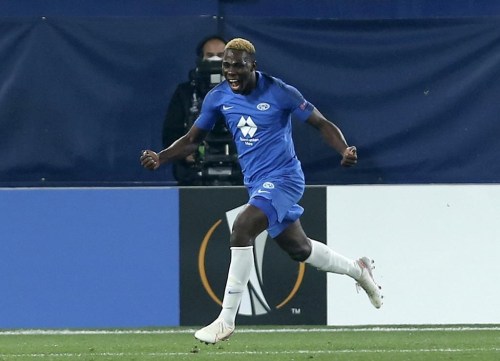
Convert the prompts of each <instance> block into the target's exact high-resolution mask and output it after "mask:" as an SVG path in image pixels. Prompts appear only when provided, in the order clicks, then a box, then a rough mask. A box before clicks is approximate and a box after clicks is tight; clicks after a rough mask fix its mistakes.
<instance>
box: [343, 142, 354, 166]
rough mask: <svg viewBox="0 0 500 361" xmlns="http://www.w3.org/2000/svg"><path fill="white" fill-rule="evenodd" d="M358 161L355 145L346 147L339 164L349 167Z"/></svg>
mask: <svg viewBox="0 0 500 361" xmlns="http://www.w3.org/2000/svg"><path fill="white" fill-rule="evenodd" d="M357 162H358V153H357V150H356V147H354V146H352V147H347V148H346V150H344V153H343V154H342V160H341V161H340V164H341V165H342V166H344V167H351V166H353V165H355V164H356V163H357Z"/></svg>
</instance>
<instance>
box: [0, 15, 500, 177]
mask: <svg viewBox="0 0 500 361" xmlns="http://www.w3.org/2000/svg"><path fill="white" fill-rule="evenodd" d="M218 26H220V24H217V21H216V20H215V19H213V18H212V17H207V16H205V17H204V16H201V17H200V16H185V17H168V18H160V17H158V18H154V17H147V18H134V17H127V18H124V17H93V18H85V17H22V18H0V64H2V66H1V67H0V137H1V141H0V154H2V160H1V162H0V185H7V186H23V185H28V186H31V185H36V186H40V185H44V184H45V185H64V186H71V185H122V184H127V185H130V184H144V183H145V182H146V183H151V182H159V183H161V182H163V183H165V182H167V183H168V182H169V181H170V182H171V181H172V180H173V178H172V177H171V175H170V174H169V172H168V171H160V172H157V173H151V172H147V171H145V170H143V169H142V168H141V167H140V166H139V162H138V157H139V153H140V151H141V150H142V149H144V148H153V149H159V148H160V146H161V128H162V123H163V118H164V115H165V111H166V107H167V104H168V101H169V98H170V96H171V94H172V92H173V90H174V88H175V86H176V84H177V83H179V82H182V81H185V80H187V74H188V71H189V70H190V69H191V68H192V67H193V66H194V60H195V59H194V48H195V46H196V44H197V42H198V40H199V39H200V38H202V37H203V36H204V35H206V34H207V33H214V32H215V31H216V30H217V29H218ZM223 28H224V31H225V34H224V35H225V36H226V37H227V38H231V37H235V36H242V37H246V38H248V39H250V40H251V41H253V42H254V44H255V45H256V48H257V60H258V68H259V69H260V70H262V71H264V72H267V73H269V74H271V75H274V76H277V77H280V78H282V79H283V80H285V81H286V82H288V83H290V84H291V85H294V86H296V87H297V88H298V89H299V90H300V91H301V92H302V93H303V94H304V96H305V97H306V98H307V99H308V100H309V101H311V102H312V103H313V104H315V105H316V106H317V107H318V108H319V109H320V111H321V112H322V113H323V114H324V115H326V116H327V117H328V118H329V119H330V120H332V121H334V122H335V123H336V124H338V125H339V126H340V128H341V129H342V130H343V131H344V133H345V135H346V137H347V139H348V141H349V142H350V143H352V144H353V145H356V146H357V147H358V152H359V164H358V165H357V166H356V167H355V168H352V169H343V168H341V167H340V166H339V160H340V159H339V156H338V155H336V154H335V153H334V151H333V150H331V149H330V148H328V147H327V146H326V145H325V144H324V143H322V142H321V141H320V138H319V136H318V134H316V132H315V130H314V129H312V128H310V127H308V126H307V125H301V124H299V122H296V123H295V124H294V138H295V141H296V148H297V152H298V154H299V157H300V159H301V161H302V163H303V166H304V170H305V174H306V181H307V183H308V184H356V183H358V184H359V183H365V184H366V183H368V184H371V183H382V184H384V183H387V184H398V183H478V182H479V183H488V182H498V181H500V162H498V158H499V156H500V142H498V141H497V137H498V135H499V134H500V121H499V120H500V119H499V114H500V101H499V99H498V98H499V94H500V19H496V18H480V19H479V18H478V19H474V18H468V19H413V20H335V19H291V18H279V19H277V18H271V17H269V18H265V17H264V18H263V17H232V18H229V19H227V21H226V22H225V23H224V27H223Z"/></svg>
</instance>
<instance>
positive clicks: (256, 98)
mask: <svg viewBox="0 0 500 361" xmlns="http://www.w3.org/2000/svg"><path fill="white" fill-rule="evenodd" d="M256 66H257V62H256V58H255V47H254V45H253V44H252V43H251V42H249V41H248V40H245V39H241V38H236V39H233V40H231V41H229V42H228V43H227V44H226V46H225V51H224V57H223V61H222V70H223V75H224V77H225V79H226V80H225V81H223V82H222V83H220V84H219V85H217V86H216V87H215V88H214V89H212V90H211V91H210V92H209V93H208V94H207V96H206V97H205V100H204V102H203V106H202V109H201V113H200V115H199V117H198V119H197V120H196V121H195V123H194V125H193V126H192V127H191V129H190V130H189V131H188V132H187V133H186V134H185V135H184V136H182V137H180V138H179V139H178V140H177V141H175V142H174V143H173V144H172V145H171V146H170V147H168V148H166V149H164V150H162V151H161V152H159V153H156V152H154V151H152V150H145V151H143V152H142V155H141V158H140V160H141V164H142V166H143V167H145V168H147V169H151V170H155V169H157V168H158V167H159V166H160V165H162V164H164V163H167V162H170V161H172V160H174V159H181V158H183V157H186V156H187V155H189V154H191V153H192V152H193V151H194V150H195V149H196V148H197V147H198V144H199V143H200V142H201V141H202V140H203V139H204V137H205V136H206V135H207V133H208V132H209V131H210V129H211V128H212V127H213V126H214V124H215V122H216V120H217V119H218V118H219V117H223V118H224V119H225V121H226V123H227V126H228V128H229V129H230V130H231V133H232V135H233V139H234V141H235V143H236V146H237V149H238V157H239V162H240V165H241V169H242V171H243V175H244V183H245V186H246V188H247V190H248V194H249V201H248V204H247V205H246V206H245V207H244V208H243V210H242V211H241V212H240V213H239V215H238V216H237V218H236V220H235V221H234V225H233V229H232V232H231V237H230V248H231V262H230V265H229V271H228V277H227V282H226V287H225V293H224V298H223V302H222V311H221V312H220V314H219V316H218V317H217V318H216V320H215V321H214V322H212V323H211V324H210V325H208V326H206V327H204V328H202V329H200V330H198V331H197V332H196V333H195V335H194V336H195V337H196V338H197V339H199V340H200V341H202V342H206V343H216V342H218V341H222V340H227V339H228V338H229V336H231V334H232V333H233V332H234V329H235V318H236V314H237V311H238V307H239V305H240V302H241V297H242V294H243V291H244V290H245V287H246V286H247V283H248V280H249V277H250V271H251V269H252V267H253V265H254V253H253V242H254V239H255V238H256V237H257V236H258V235H259V234H260V233H261V232H263V231H264V230H266V229H267V231H268V233H269V235H270V236H271V237H272V238H273V239H274V240H275V241H276V242H277V244H278V245H279V246H280V247H281V248H282V249H283V250H284V251H285V252H287V253H288V254H289V255H290V257H291V258H292V259H294V260H296V261H298V262H306V263H308V264H310V265H311V266H313V267H316V268H318V269H320V270H322V271H326V272H333V273H337V274H343V275H347V276H349V277H351V278H353V279H354V280H355V281H356V282H357V284H358V285H359V286H360V287H361V288H363V289H364V291H365V292H366V293H367V295H368V298H369V299H370V301H371V303H372V304H373V306H375V307H376V308H379V307H380V306H381V305H382V295H381V288H380V286H379V285H377V284H376V283H375V281H374V279H373V275H372V269H373V261H372V260H371V259H369V258H368V257H361V258H359V259H357V260H352V259H349V258H346V257H344V256H343V255H340V254H338V253H336V252H335V251H334V250H332V249H331V248H329V247H328V246H327V245H325V244H324V243H321V242H318V241H316V240H313V239H311V238H309V237H308V236H307V235H306V234H305V232H304V230H303V229H302V226H301V223H300V216H301V215H302V213H303V211H304V209H303V208H302V207H301V206H299V205H298V204H297V203H298V202H299V200H300V199H301V197H302V194H303V192H304V187H305V180H304V174H303V172H302V168H301V164H300V161H299V160H298V159H297V156H296V154H295V149H294V144H293V141H292V127H291V115H292V114H293V115H294V117H295V118H297V119H298V120H299V121H303V122H306V123H307V124H309V125H311V126H313V127H314V128H316V129H317V130H318V131H319V133H320V134H321V136H322V137H323V139H324V140H325V141H326V142H327V144H329V145H330V146H331V147H332V148H333V149H335V150H336V151H337V152H338V153H339V154H340V155H341V156H342V160H341V162H340V164H341V165H343V166H352V165H354V164H356V162H357V153H356V147H354V146H348V144H347V142H346V140H345V138H344V136H343V134H342V132H341V130H340V129H339V128H338V127H337V126H336V125H335V124H333V123H332V122H330V121H329V120H327V119H326V118H325V117H324V116H323V115H322V114H321V113H320V112H319V110H318V109H316V108H315V107H314V105H312V104H311V103H309V102H308V101H307V100H305V99H304V97H303V96H302V94H301V93H300V92H299V91H298V90H297V89H295V88H294V87H292V86H290V85H288V84H286V83H284V82H283V81H281V80H279V79H277V78H274V77H272V76H269V75H267V74H265V73H263V72H260V71H257V70H256Z"/></svg>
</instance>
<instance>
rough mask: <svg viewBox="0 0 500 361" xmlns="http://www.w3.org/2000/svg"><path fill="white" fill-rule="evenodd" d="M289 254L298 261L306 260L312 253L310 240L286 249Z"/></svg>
mask: <svg viewBox="0 0 500 361" xmlns="http://www.w3.org/2000/svg"><path fill="white" fill-rule="evenodd" d="M286 251H287V253H288V255H289V256H290V257H291V258H292V259H293V260H294V261H297V262H304V261H305V260H306V259H307V258H308V257H309V255H310V254H311V245H310V243H309V242H307V243H306V242H304V243H301V244H298V245H296V246H295V247H290V248H288V249H286Z"/></svg>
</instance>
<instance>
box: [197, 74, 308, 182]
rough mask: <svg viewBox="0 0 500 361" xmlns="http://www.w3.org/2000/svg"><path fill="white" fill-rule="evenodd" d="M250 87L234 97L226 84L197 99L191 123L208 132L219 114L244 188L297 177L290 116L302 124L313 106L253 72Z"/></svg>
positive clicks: (285, 86) (290, 89)
mask: <svg viewBox="0 0 500 361" xmlns="http://www.w3.org/2000/svg"><path fill="white" fill-rule="evenodd" d="M256 73H257V74H256V75H257V84H256V88H255V89H254V90H252V92H251V93H250V94H248V95H242V94H235V93H233V91H232V90H231V89H230V87H229V84H228V83H227V81H224V82H222V83H221V84H219V85H217V86H216V87H215V88H213V89H212V90H211V91H210V92H209V93H208V94H207V95H206V97H205V99H204V100H203V105H202V108H201V113H200V116H199V117H198V119H197V120H196V122H195V123H194V125H195V126H196V127H198V128H201V129H203V130H211V129H212V128H213V126H214V125H215V122H216V120H217V119H218V118H220V117H221V116H222V117H224V119H225V121H226V125H227V127H228V129H229V130H230V131H231V133H232V135H233V139H234V142H235V144H236V148H237V151H238V158H239V162H240V165H241V169H242V172H243V175H244V182H245V185H247V186H248V185H250V184H252V183H254V182H258V181H259V180H262V179H281V178H282V177H286V178H288V177H297V176H298V177H300V179H302V181H303V173H302V169H301V166H300V162H299V160H298V159H297V156H296V154H295V148H294V144H293V140H292V125H291V115H292V114H293V115H294V117H295V118H297V119H298V120H300V121H306V120H307V119H308V118H309V116H310V115H311V113H312V111H313V109H314V106H313V105H312V104H311V103H309V102H308V101H306V100H305V99H304V97H303V96H302V94H301V93H300V92H299V91H298V90H297V89H295V88H294V87H292V86H290V85H288V84H285V83H284V82H283V81H281V80H280V79H277V78H274V77H271V76H269V75H267V74H264V73H261V72H256Z"/></svg>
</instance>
